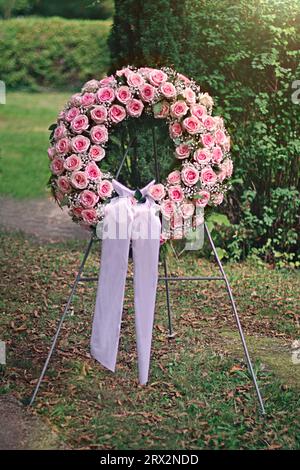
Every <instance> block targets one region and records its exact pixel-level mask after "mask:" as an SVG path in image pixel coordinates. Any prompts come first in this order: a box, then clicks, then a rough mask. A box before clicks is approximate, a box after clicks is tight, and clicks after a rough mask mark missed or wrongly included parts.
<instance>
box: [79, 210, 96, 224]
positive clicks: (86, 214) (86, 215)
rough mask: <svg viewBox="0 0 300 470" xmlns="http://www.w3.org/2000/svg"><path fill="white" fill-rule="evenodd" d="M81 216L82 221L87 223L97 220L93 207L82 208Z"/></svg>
mask: <svg viewBox="0 0 300 470" xmlns="http://www.w3.org/2000/svg"><path fill="white" fill-rule="evenodd" d="M81 217H82V218H83V220H84V222H86V223H87V224H89V225H91V224H94V223H96V222H97V212H96V211H95V209H83V211H82V212H81Z"/></svg>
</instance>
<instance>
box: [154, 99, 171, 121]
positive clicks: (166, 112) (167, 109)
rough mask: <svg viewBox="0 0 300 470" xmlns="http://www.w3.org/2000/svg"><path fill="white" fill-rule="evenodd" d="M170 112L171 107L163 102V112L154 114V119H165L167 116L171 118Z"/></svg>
mask: <svg viewBox="0 0 300 470" xmlns="http://www.w3.org/2000/svg"><path fill="white" fill-rule="evenodd" d="M169 112H170V105H169V103H168V102H167V101H163V102H162V107H161V110H160V112H159V113H154V117H155V118H156V119H164V118H166V117H167V116H169Z"/></svg>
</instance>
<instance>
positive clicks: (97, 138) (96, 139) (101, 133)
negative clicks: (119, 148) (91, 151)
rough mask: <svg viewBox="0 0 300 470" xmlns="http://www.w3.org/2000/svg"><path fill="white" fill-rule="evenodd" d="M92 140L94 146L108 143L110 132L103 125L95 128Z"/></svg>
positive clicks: (92, 131)
mask: <svg viewBox="0 0 300 470" xmlns="http://www.w3.org/2000/svg"><path fill="white" fill-rule="evenodd" d="M91 139H92V141H93V143H94V144H103V143H105V142H107V141H108V131H107V128H106V127H105V126H103V125H100V126H94V127H92V129H91Z"/></svg>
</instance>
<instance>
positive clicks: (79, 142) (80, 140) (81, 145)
mask: <svg viewBox="0 0 300 470" xmlns="http://www.w3.org/2000/svg"><path fill="white" fill-rule="evenodd" d="M71 144H72V149H73V151H74V152H77V153H84V152H86V151H87V150H88V148H89V146H90V144H91V142H90V139H88V138H87V137H85V136H83V135H77V136H76V137H73V139H72V141H71Z"/></svg>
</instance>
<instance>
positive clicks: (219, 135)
mask: <svg viewBox="0 0 300 470" xmlns="http://www.w3.org/2000/svg"><path fill="white" fill-rule="evenodd" d="M225 140H226V136H225V132H223V131H222V130H221V129H218V130H217V131H216V132H215V142H216V144H218V145H222V144H224V142H225Z"/></svg>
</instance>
